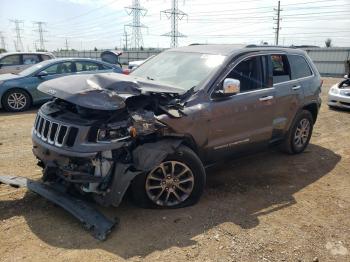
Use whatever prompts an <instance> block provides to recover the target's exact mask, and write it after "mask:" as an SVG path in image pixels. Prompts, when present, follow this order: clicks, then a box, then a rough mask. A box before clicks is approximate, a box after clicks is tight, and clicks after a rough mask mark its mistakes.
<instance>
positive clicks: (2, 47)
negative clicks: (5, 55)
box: [0, 31, 6, 50]
mask: <svg viewBox="0 0 350 262" xmlns="http://www.w3.org/2000/svg"><path fill="white" fill-rule="evenodd" d="M0 41H1V42H0V43H1V46H0V48H1V49H5V50H6V43H5V37H4V36H3V35H2V32H1V31H0Z"/></svg>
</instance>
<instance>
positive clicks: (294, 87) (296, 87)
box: [292, 86, 301, 90]
mask: <svg viewBox="0 0 350 262" xmlns="http://www.w3.org/2000/svg"><path fill="white" fill-rule="evenodd" d="M300 88H301V86H293V87H292V89H293V90H298V89H300Z"/></svg>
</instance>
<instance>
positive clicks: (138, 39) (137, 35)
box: [125, 0, 147, 49]
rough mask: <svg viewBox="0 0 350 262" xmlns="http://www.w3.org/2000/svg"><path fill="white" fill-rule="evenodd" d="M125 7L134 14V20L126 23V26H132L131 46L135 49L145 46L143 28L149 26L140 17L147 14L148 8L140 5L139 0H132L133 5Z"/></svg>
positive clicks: (130, 13) (129, 13)
mask: <svg viewBox="0 0 350 262" xmlns="http://www.w3.org/2000/svg"><path fill="white" fill-rule="evenodd" d="M125 9H126V12H127V14H128V15H131V16H132V22H131V23H129V24H126V25H125V27H131V28H132V31H131V32H132V33H131V47H132V48H133V49H140V47H141V46H143V38H142V32H141V28H147V26H145V25H144V24H142V23H141V21H140V18H141V16H145V15H146V13H147V9H145V8H143V7H142V6H141V5H140V1H139V0H132V6H129V7H126V8H125Z"/></svg>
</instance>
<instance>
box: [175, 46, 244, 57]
mask: <svg viewBox="0 0 350 262" xmlns="http://www.w3.org/2000/svg"><path fill="white" fill-rule="evenodd" d="M244 47H245V45H233V44H219V45H202V44H195V45H189V46H184V47H178V48H173V49H169V50H168V51H181V52H194V53H205V54H216V55H229V54H231V53H233V52H234V51H237V50H239V49H242V48H244Z"/></svg>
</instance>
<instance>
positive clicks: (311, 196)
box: [0, 78, 350, 261]
mask: <svg viewBox="0 0 350 262" xmlns="http://www.w3.org/2000/svg"><path fill="white" fill-rule="evenodd" d="M337 81H339V79H332V78H326V79H325V83H324V88H323V100H324V101H326V94H327V91H328V89H329V87H330V86H331V85H332V84H333V83H335V82H337ZM35 113H36V110H32V111H29V112H25V113H20V114H8V113H5V112H0V123H1V124H0V173H1V174H4V175H21V176H26V177H30V178H33V179H37V178H39V177H40V175H41V173H40V172H41V170H40V168H38V167H37V166H36V161H35V159H34V157H33V155H32V152H31V140H30V130H31V126H32V124H33V121H34V117H35ZM349 131H350V113H349V112H347V111H341V110H330V109H328V107H327V105H326V103H325V102H324V103H323V105H322V108H321V112H320V115H319V119H318V121H317V124H316V126H315V129H314V135H313V138H312V140H311V144H310V146H309V147H308V149H307V150H306V152H305V153H303V154H301V155H297V156H288V155H284V154H282V153H280V152H278V151H275V150H273V151H271V152H263V153H259V154H257V155H254V156H249V157H245V158H242V159H237V160H232V161H231V162H228V163H225V164H224V165H223V164H221V165H217V166H215V167H212V168H210V169H208V171H207V172H208V184H207V187H206V191H205V194H204V196H203V198H202V199H201V201H200V202H199V204H197V205H196V206H193V207H189V208H184V209H178V210H145V209H140V208H137V207H135V206H133V205H132V204H131V203H129V202H128V201H124V203H123V204H122V206H121V207H120V208H106V209H104V210H103V211H104V212H105V213H106V214H107V215H108V216H109V217H115V216H118V217H119V218H120V220H121V223H120V226H119V227H118V228H117V229H116V230H114V231H113V233H112V234H111V235H110V237H109V239H108V240H107V241H105V242H98V241H97V240H95V239H94V238H92V237H91V236H90V235H89V234H88V233H87V232H86V231H85V230H84V229H83V227H82V226H81V225H80V224H79V223H78V222H77V221H76V220H75V219H74V218H72V217H71V216H70V215H69V214H67V213H66V212H65V211H63V210H62V209H60V208H59V207H56V206H54V205H52V204H51V203H49V202H48V201H46V200H45V199H43V198H41V197H39V196H37V195H35V194H33V193H31V192H27V191H26V190H24V189H18V190H16V189H13V188H9V187H7V186H4V185H0V254H1V257H0V260H1V261H18V260H25V261H46V260H50V261H78V260H82V259H84V260H89V261H121V260H124V259H129V260H133V261H140V260H147V261H155V260H159V261H184V260H193V261H349V260H350V255H349V250H350V219H349V217H350V200H349V199H350V177H349V176H350V168H349V167H350V134H349Z"/></svg>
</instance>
